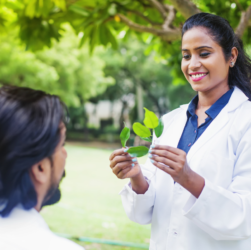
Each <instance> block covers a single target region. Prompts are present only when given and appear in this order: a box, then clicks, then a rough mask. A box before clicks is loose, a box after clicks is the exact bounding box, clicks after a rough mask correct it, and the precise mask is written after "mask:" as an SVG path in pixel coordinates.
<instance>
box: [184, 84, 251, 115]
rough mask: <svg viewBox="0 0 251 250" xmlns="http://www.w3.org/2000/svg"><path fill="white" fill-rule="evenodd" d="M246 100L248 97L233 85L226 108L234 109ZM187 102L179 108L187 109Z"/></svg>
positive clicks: (229, 110)
mask: <svg viewBox="0 0 251 250" xmlns="http://www.w3.org/2000/svg"><path fill="white" fill-rule="evenodd" d="M247 100H248V97H247V96H246V95H245V94H244V93H243V92H242V91H241V90H240V89H239V88H238V87H236V86H235V87H234V92H233V94H232V96H231V97H230V100H229V102H228V104H227V105H226V109H227V110H228V112H231V111H234V110H235V109H237V108H238V107H239V106H240V105H241V104H242V103H243V102H245V101H247ZM189 104H190V103H188V104H184V105H181V106H180V108H182V109H184V110H187V109H188V107H189Z"/></svg>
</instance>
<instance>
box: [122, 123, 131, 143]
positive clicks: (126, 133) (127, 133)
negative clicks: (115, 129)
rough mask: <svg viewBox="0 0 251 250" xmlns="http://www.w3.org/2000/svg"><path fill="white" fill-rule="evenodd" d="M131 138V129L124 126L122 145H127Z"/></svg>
mask: <svg viewBox="0 0 251 250" xmlns="http://www.w3.org/2000/svg"><path fill="white" fill-rule="evenodd" d="M129 138H130V129H129V128H127V127H124V128H123V130H122V131H121V133H120V140H121V144H122V147H125V146H126V142H127V140H128V139H129Z"/></svg>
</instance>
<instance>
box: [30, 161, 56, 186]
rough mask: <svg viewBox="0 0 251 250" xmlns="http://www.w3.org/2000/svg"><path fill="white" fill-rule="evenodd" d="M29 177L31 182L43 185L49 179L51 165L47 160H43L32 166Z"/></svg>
mask: <svg viewBox="0 0 251 250" xmlns="http://www.w3.org/2000/svg"><path fill="white" fill-rule="evenodd" d="M30 175H31V178H32V179H33V181H35V182H37V183H40V184H44V183H46V182H48V180H49V179H50V178H51V165H50V161H49V159H47V158H45V159H43V160H42V161H40V162H38V163H36V164H34V165H33V166H32V167H31V170H30Z"/></svg>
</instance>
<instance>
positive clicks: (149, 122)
mask: <svg viewBox="0 0 251 250" xmlns="http://www.w3.org/2000/svg"><path fill="white" fill-rule="evenodd" d="M144 110H145V119H144V124H145V125H146V126H147V127H148V128H151V129H155V128H156V127H157V126H158V125H159V119H158V117H157V116H156V115H155V114H154V113H153V112H152V111H150V110H148V109H147V108H144Z"/></svg>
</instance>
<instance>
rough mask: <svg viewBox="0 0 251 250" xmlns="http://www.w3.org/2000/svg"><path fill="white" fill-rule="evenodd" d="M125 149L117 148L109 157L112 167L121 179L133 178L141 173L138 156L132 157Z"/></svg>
mask: <svg viewBox="0 0 251 250" xmlns="http://www.w3.org/2000/svg"><path fill="white" fill-rule="evenodd" d="M125 150H126V149H125V148H121V149H117V150H115V151H113V153H112V154H111V155H110V158H109V160H110V168H111V169H112V171H113V173H114V174H115V175H116V176H117V177H118V178H119V179H126V178H133V177H136V176H138V175H139V174H140V173H141V169H140V166H139V163H138V161H137V158H133V157H131V156H130V155H129V154H128V153H127V152H124V151H125Z"/></svg>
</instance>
